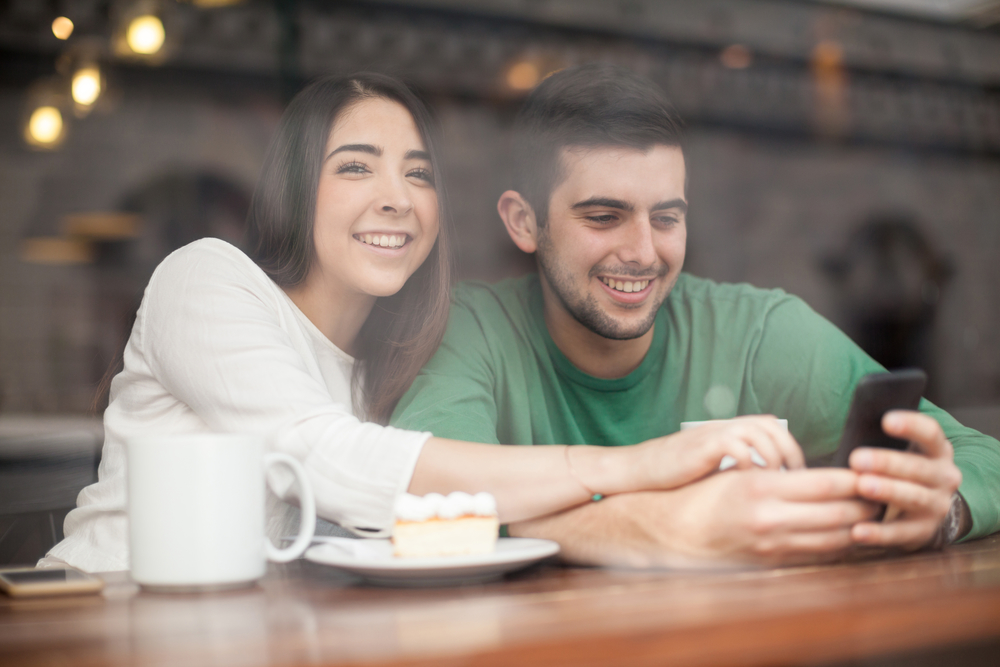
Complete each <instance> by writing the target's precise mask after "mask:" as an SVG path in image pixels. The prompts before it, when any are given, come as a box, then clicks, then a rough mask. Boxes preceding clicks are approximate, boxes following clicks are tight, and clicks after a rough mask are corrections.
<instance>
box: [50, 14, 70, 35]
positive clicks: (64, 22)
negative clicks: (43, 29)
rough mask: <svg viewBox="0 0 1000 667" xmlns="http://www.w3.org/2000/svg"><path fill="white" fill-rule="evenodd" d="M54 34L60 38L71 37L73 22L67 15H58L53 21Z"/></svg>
mask: <svg viewBox="0 0 1000 667" xmlns="http://www.w3.org/2000/svg"><path fill="white" fill-rule="evenodd" d="M52 34H53V35H55V36H56V37H58V38H59V39H69V36H70V35H72V34H73V22H72V21H70V20H69V19H68V18H66V17H65V16H57V17H56V19H55V20H54V21H53V22H52Z"/></svg>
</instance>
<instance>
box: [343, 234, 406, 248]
mask: <svg viewBox="0 0 1000 667" xmlns="http://www.w3.org/2000/svg"><path fill="white" fill-rule="evenodd" d="M354 239H355V240H356V241H360V242H361V243H363V244H365V245H370V246H372V247H375V248H388V249H390V250H395V249H398V248H402V247H403V246H405V245H406V244H407V243H409V242H410V241H411V240H412V239H411V238H410V235H409V234H403V233H399V232H397V233H395V234H387V233H383V232H364V233H361V234H355V235H354Z"/></svg>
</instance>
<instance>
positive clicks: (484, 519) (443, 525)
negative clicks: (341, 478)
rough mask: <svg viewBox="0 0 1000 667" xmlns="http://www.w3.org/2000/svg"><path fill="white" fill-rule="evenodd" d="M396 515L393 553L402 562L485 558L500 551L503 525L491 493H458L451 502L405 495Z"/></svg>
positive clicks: (399, 500)
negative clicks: (499, 535)
mask: <svg viewBox="0 0 1000 667" xmlns="http://www.w3.org/2000/svg"><path fill="white" fill-rule="evenodd" d="M395 511H396V524H395V527H394V528H393V531H392V545H393V550H392V551H393V555H394V556H397V557H399V558H427V557H432V556H465V555H471V554H485V553H490V552H492V551H493V550H494V549H495V548H496V544H497V534H498V532H499V529H500V522H499V520H498V519H497V503H496V500H495V499H494V498H493V496H492V495H490V494H489V493H485V492H482V493H477V494H476V495H474V496H472V495H469V494H468V493H462V492H461V491H455V492H454V493H450V494H448V497H447V498H446V497H444V496H442V495H441V494H440V493H428V494H427V495H426V496H414V495H411V494H409V493H404V494H403V495H401V496H400V497H399V498H397V499H396V506H395Z"/></svg>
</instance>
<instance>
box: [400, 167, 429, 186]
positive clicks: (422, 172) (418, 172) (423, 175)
mask: <svg viewBox="0 0 1000 667" xmlns="http://www.w3.org/2000/svg"><path fill="white" fill-rule="evenodd" d="M406 175H407V176H412V177H413V178H419V179H420V180H422V181H427V182H428V183H430V184H431V185H434V174H433V173H431V170H430V169H425V168H424V167H418V168H416V169H413V170H411V171H409V172H407V174H406Z"/></svg>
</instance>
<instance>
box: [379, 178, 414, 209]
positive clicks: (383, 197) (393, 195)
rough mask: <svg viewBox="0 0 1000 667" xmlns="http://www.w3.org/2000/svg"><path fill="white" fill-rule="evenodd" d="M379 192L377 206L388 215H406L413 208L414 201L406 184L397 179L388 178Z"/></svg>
mask: <svg viewBox="0 0 1000 667" xmlns="http://www.w3.org/2000/svg"><path fill="white" fill-rule="evenodd" d="M387 180H388V182H387V183H386V184H385V185H384V186H383V188H382V191H381V192H380V193H379V198H378V201H377V202H376V207H377V208H378V209H379V211H381V212H382V213H386V214H388V215H406V214H407V213H409V212H410V211H411V210H413V201H412V200H411V199H410V197H409V194H408V193H407V191H406V186H405V185H404V184H403V183H401V182H397V181H396V180H395V179H387Z"/></svg>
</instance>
